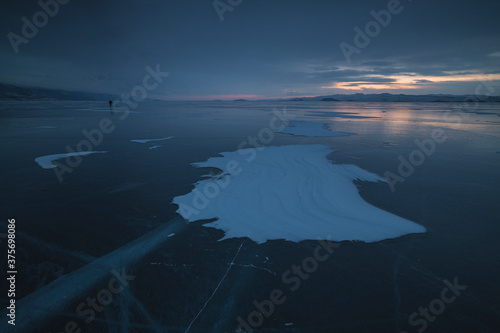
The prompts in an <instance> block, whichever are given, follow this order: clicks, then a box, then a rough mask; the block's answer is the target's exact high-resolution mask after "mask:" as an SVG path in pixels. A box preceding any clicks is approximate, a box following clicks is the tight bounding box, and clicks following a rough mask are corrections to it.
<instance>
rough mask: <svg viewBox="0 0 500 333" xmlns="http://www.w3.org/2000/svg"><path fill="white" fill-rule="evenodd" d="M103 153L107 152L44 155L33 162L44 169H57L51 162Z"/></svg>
mask: <svg viewBox="0 0 500 333" xmlns="http://www.w3.org/2000/svg"><path fill="white" fill-rule="evenodd" d="M105 153H107V151H84V152H79V153H66V154H54V155H46V156H40V157H37V158H35V162H36V163H38V164H39V165H40V166H41V167H42V168H44V169H52V168H55V167H57V165H55V164H52V162H53V161H56V160H60V159H63V158H66V157H71V156H85V155H89V154H105Z"/></svg>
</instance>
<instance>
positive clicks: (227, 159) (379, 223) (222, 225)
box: [173, 145, 426, 243]
mask: <svg viewBox="0 0 500 333" xmlns="http://www.w3.org/2000/svg"><path fill="white" fill-rule="evenodd" d="M332 151H333V150H332V149H331V148H330V147H328V146H324V145H304V146H303V145H298V146H281V147H266V148H264V149H262V150H261V151H258V150H256V149H253V148H251V149H243V150H238V151H235V152H225V153H221V154H220V155H222V157H213V158H210V159H209V160H207V161H206V162H201V163H195V164H194V165H195V166H197V167H212V168H218V169H221V170H223V173H222V174H220V175H217V176H209V178H208V179H206V180H202V181H200V182H198V183H197V184H196V185H195V188H194V190H193V191H192V192H190V193H188V194H186V195H183V196H178V197H175V198H174V200H173V203H174V204H177V205H179V209H178V211H177V212H178V213H179V214H181V215H182V216H183V217H184V218H185V219H187V220H188V221H197V220H204V219H213V218H217V219H218V220H216V221H215V222H211V223H208V224H205V226H207V227H213V228H218V229H222V230H224V231H225V237H224V238H223V239H226V238H238V237H248V238H250V239H252V240H254V241H255V242H257V243H263V242H266V241H268V240H273V239H285V240H289V241H294V242H299V241H302V240H307V239H312V240H314V239H318V238H320V239H330V240H334V241H344V240H351V241H355V240H357V241H364V242H376V241H380V240H383V239H387V238H395V237H399V236H402V235H405V234H409V233H422V232H425V231H426V230H425V228H424V227H423V226H421V225H418V224H416V223H413V222H411V221H408V220H406V219H403V218H401V217H398V216H396V215H393V214H391V213H388V212H386V211H383V210H381V209H379V208H376V207H374V206H372V205H370V204H368V203H367V202H365V201H364V200H363V199H362V198H361V197H360V195H359V193H358V190H357V188H356V186H355V185H354V184H353V180H355V179H359V180H364V181H372V182H377V181H382V182H384V181H385V179H383V178H381V177H379V176H377V175H375V174H373V173H370V172H368V171H365V170H363V169H361V168H359V167H357V166H355V165H335V164H332V162H330V161H329V160H328V159H327V155H328V154H330V153H331V152H332Z"/></svg>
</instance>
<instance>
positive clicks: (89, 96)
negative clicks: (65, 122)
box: [0, 83, 117, 101]
mask: <svg viewBox="0 0 500 333" xmlns="http://www.w3.org/2000/svg"><path fill="white" fill-rule="evenodd" d="M116 97H117V96H115V95H112V94H97V93H87V92H78V91H67V90H55V89H44V88H27V87H19V86H14V85H9V84H2V83H0V100H3V101H6V100H11V101H41V100H42V101H43V100H63V101H107V100H113V99H115V98H116Z"/></svg>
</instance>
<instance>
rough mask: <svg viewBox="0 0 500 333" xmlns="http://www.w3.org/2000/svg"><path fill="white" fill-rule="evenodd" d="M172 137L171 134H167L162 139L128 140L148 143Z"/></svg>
mask: <svg viewBox="0 0 500 333" xmlns="http://www.w3.org/2000/svg"><path fill="white" fill-rule="evenodd" d="M170 139H173V136H168V137H166V138H162V139H145V140H130V141H132V142H137V143H148V142H153V141H163V140H170Z"/></svg>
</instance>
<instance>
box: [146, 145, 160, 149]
mask: <svg viewBox="0 0 500 333" xmlns="http://www.w3.org/2000/svg"><path fill="white" fill-rule="evenodd" d="M160 147H161V145H158V146H152V147H149V148H148V149H156V148H160Z"/></svg>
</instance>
